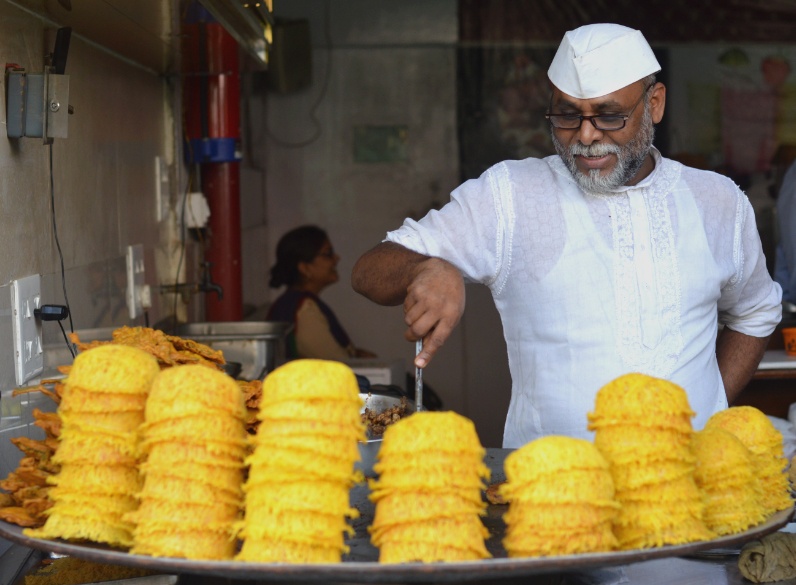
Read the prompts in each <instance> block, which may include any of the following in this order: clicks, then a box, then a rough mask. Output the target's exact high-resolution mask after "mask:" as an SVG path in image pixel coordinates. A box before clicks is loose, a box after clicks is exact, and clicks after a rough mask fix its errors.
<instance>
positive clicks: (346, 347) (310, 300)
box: [266, 225, 376, 361]
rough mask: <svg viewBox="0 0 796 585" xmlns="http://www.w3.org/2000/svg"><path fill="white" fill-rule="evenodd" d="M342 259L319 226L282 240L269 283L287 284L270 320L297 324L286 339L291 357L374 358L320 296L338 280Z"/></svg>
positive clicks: (303, 228)
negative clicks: (352, 339) (353, 338)
mask: <svg viewBox="0 0 796 585" xmlns="http://www.w3.org/2000/svg"><path fill="white" fill-rule="evenodd" d="M339 261H340V257H339V256H338V255H337V254H335V252H334V248H333V247H332V244H331V242H330V241H329V236H328V235H327V234H326V232H325V231H324V230H322V229H321V228H319V227H317V226H314V225H305V226H301V227H297V228H295V229H293V230H291V231H289V232H287V233H286V234H285V235H284V236H282V238H281V239H280V240H279V243H278V244H277V246H276V264H274V266H273V267H272V268H271V280H270V282H269V285H270V286H271V288H279V287H281V286H287V290H285V292H283V293H282V294H281V295H280V296H279V298H277V299H276V300H275V301H274V303H273V304H272V305H271V307H270V309H269V310H268V316H267V317H266V319H267V320H269V321H287V322H289V323H293V331H292V332H291V333H290V334H289V335H288V336H287V344H286V353H287V355H286V357H287V359H289V360H292V359H296V358H315V359H327V360H338V361H345V360H348V359H350V358H363V357H364V358H368V357H376V355H375V354H373V353H371V352H369V351H366V350H364V349H359V348H357V347H356V346H354V344H353V343H352V342H351V339H350V338H349V337H348V334H347V333H346V332H345V330H344V329H343V326H342V325H341V324H340V322H339V321H338V320H337V317H336V316H335V314H334V311H332V309H331V307H329V305H327V304H326V303H324V302H323V301H322V300H321V299H320V298H319V296H318V295H320V294H321V291H322V290H323V289H325V288H326V287H327V286H329V285H331V284H334V283H335V282H337V281H338V280H339V279H340V276H339V275H338V274H337V263H338V262H339Z"/></svg>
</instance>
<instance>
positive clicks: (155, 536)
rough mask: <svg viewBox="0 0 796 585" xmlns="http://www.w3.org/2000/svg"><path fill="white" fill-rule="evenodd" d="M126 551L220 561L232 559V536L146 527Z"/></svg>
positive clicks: (185, 529) (224, 533)
mask: <svg viewBox="0 0 796 585" xmlns="http://www.w3.org/2000/svg"><path fill="white" fill-rule="evenodd" d="M177 367H179V366H177ZM202 367H204V366H202ZM130 552H131V553H133V554H140V555H150V556H158V557H178V558H185V559H194V560H217V561H223V560H227V559H230V558H232V555H233V554H234V553H235V539H234V537H232V536H231V535H230V534H229V533H227V532H226V531H223V530H195V529H194V530H192V529H190V528H184V529H183V528H179V527H177V528H174V529H172V530H157V531H148V530H147V531H145V532H141V537H140V538H137V539H136V541H135V543H134V545H133V547H132V548H131V549H130Z"/></svg>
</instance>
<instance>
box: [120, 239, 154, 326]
mask: <svg viewBox="0 0 796 585" xmlns="http://www.w3.org/2000/svg"><path fill="white" fill-rule="evenodd" d="M143 291H144V246H143V245H141V244H135V245H134V246H127V294H126V297H127V310H128V312H129V314H130V319H135V318H136V317H138V315H141V314H142V313H143V312H144V306H145V303H144V298H143ZM148 304H149V303H146V305H148Z"/></svg>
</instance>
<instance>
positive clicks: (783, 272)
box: [774, 162, 796, 303]
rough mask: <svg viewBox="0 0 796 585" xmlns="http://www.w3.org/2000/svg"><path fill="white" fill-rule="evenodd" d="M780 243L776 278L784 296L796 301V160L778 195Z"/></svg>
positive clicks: (775, 271)
mask: <svg viewBox="0 0 796 585" xmlns="http://www.w3.org/2000/svg"><path fill="white" fill-rule="evenodd" d="M777 221H778V222H779V243H778V244H777V255H776V259H775V263H774V266H775V268H774V278H775V279H776V281H777V282H778V283H779V284H780V285H781V286H782V298H783V299H785V300H786V301H789V302H791V303H794V302H796V162H794V163H792V164H791V165H790V167H788V170H787V172H786V173H785V177H784V178H783V179H782V186H781V187H780V188H779V194H778V195H777Z"/></svg>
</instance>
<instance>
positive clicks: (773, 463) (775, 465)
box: [705, 406, 793, 515]
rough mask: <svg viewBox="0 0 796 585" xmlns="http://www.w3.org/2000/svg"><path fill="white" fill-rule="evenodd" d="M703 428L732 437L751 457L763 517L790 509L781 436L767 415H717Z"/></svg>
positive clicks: (739, 410) (752, 411)
mask: <svg viewBox="0 0 796 585" xmlns="http://www.w3.org/2000/svg"><path fill="white" fill-rule="evenodd" d="M705 428H708V429H710V428H721V429H725V430H727V431H729V432H731V433H732V434H734V435H735V436H736V437H738V439H739V440H740V441H741V443H743V444H744V445H745V446H746V448H747V449H749V452H750V453H751V454H752V469H753V471H754V474H755V475H756V476H757V478H758V480H759V482H760V489H761V491H762V503H763V508H764V511H765V513H766V515H769V514H771V513H772V512H776V511H777V510H784V509H786V508H790V507H791V506H792V505H793V501H792V499H791V497H790V492H789V488H790V485H789V480H788V476H787V475H786V474H785V473H783V469H784V468H785V467H786V466H787V461H786V460H785V453H784V446H783V441H782V434H781V433H780V432H779V431H778V430H777V429H776V427H774V424H773V423H772V422H771V421H770V420H769V419H768V417H767V416H766V415H764V414H763V413H762V412H760V411H759V410H758V409H756V408H754V407H752V406H738V407H735V408H730V409H727V410H723V411H720V412H717V413H716V414H714V415H713V416H711V417H710V418H709V419H708V422H707V423H706V424H705Z"/></svg>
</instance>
